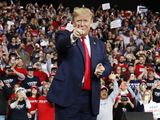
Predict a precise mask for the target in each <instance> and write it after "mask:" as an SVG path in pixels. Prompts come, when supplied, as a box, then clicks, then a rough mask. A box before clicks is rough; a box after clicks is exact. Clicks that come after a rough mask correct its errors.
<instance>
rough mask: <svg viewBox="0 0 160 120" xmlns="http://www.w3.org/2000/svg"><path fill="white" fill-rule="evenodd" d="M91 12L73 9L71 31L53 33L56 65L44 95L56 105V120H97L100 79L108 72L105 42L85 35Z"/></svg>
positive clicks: (91, 17) (88, 28) (109, 70)
mask: <svg viewBox="0 0 160 120" xmlns="http://www.w3.org/2000/svg"><path fill="white" fill-rule="evenodd" d="M92 23H93V13H92V12H91V11H90V10H89V9H88V8H75V9H74V11H73V26H74V30H73V32H69V31H67V30H66V31H59V32H57V33H56V48H57V51H58V57H59V63H58V64H59V66H58V70H57V73H56V75H55V77H54V80H53V82H52V84H51V86H50V89H49V91H48V94H47V99H48V100H49V101H50V102H52V103H54V104H55V109H56V115H55V116H56V120H96V117H97V114H98V112H99V102H100V78H101V77H104V76H107V75H109V74H110V72H111V66H110V63H109V61H108V59H107V56H106V53H105V47H104V43H103V42H102V41H100V40H98V39H96V38H92V37H90V36H88V33H89V30H90V26H91V24H92Z"/></svg>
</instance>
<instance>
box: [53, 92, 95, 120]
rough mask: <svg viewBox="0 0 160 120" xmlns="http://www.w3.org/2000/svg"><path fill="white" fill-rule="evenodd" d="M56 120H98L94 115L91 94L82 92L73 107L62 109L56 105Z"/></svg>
mask: <svg viewBox="0 0 160 120" xmlns="http://www.w3.org/2000/svg"><path fill="white" fill-rule="evenodd" d="M55 111H56V114H55V120H96V118H97V116H95V115H93V114H92V109H91V92H90V91H84V90H81V92H80V94H79V96H78V97H77V98H76V99H75V101H74V102H73V104H72V105H70V106H68V107H62V106H59V105H55Z"/></svg>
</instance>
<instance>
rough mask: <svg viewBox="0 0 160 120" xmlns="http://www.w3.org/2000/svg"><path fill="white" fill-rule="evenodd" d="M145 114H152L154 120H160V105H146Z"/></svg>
mask: <svg viewBox="0 0 160 120" xmlns="http://www.w3.org/2000/svg"><path fill="white" fill-rule="evenodd" d="M144 111H145V112H152V113H153V117H154V119H157V118H160V103H156V102H153V101H152V102H150V103H149V104H145V105H144Z"/></svg>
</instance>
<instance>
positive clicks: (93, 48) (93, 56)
mask: <svg viewBox="0 0 160 120" xmlns="http://www.w3.org/2000/svg"><path fill="white" fill-rule="evenodd" d="M89 40H90V49H91V70H94V67H95V65H96V41H95V39H93V38H92V37H89ZM77 45H78V47H79V49H80V51H81V53H82V55H83V60H84V49H83V45H82V42H81V40H80V39H78V40H77ZM84 61H85V60H84Z"/></svg>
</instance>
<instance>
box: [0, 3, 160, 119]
mask: <svg viewBox="0 0 160 120" xmlns="http://www.w3.org/2000/svg"><path fill="white" fill-rule="evenodd" d="M0 9H1V10H0V120H5V119H7V120H28V119H30V120H34V119H35V118H36V119H38V120H53V119H54V105H53V104H51V103H49V102H48V101H47V99H46V95H47V91H48V90H49V87H50V85H51V83H52V81H53V78H54V75H55V74H56V71H57V69H58V65H57V59H58V56H57V51H56V46H55V33H56V32H57V31H59V30H65V27H66V25H67V23H69V22H71V21H72V11H71V9H70V8H68V7H64V6H63V5H62V4H60V5H59V7H58V8H57V9H55V8H54V7H53V5H52V4H51V5H45V4H43V5H42V6H39V5H38V4H37V3H35V4H31V3H29V4H27V5H26V6H20V4H19V3H12V4H10V5H8V4H7V3H6V2H1V3H0ZM91 11H92V12H93V13H94V20H93V22H94V23H96V24H97V26H96V28H95V27H92V28H91V30H90V32H89V35H90V36H93V37H96V38H98V39H99V40H101V41H103V42H105V45H106V54H107V56H108V58H109V61H110V64H111V66H112V73H111V75H110V76H109V77H105V78H102V79H101V81H100V82H101V101H100V113H99V115H98V117H97V120H104V119H106V120H112V119H114V120H120V118H121V117H123V114H122V113H124V112H134V111H138V112H144V111H145V109H144V106H145V105H146V104H150V103H152V102H155V103H157V104H158V103H160V19H159V13H158V12H152V11H151V10H148V12H146V13H141V14H139V13H137V11H129V10H117V9H116V8H111V9H109V10H103V9H102V7H101V6H100V7H99V8H98V9H97V10H95V9H94V8H91ZM116 19H120V20H121V21H122V26H121V27H119V28H114V29H111V28H110V23H111V21H113V20H116ZM53 82H54V81H53Z"/></svg>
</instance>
